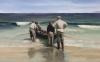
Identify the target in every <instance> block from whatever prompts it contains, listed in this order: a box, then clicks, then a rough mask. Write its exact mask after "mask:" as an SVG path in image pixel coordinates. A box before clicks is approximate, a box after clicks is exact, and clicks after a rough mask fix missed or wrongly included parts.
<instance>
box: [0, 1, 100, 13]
mask: <svg viewBox="0 0 100 62" xmlns="http://www.w3.org/2000/svg"><path fill="white" fill-rule="evenodd" d="M0 13H100V0H0Z"/></svg>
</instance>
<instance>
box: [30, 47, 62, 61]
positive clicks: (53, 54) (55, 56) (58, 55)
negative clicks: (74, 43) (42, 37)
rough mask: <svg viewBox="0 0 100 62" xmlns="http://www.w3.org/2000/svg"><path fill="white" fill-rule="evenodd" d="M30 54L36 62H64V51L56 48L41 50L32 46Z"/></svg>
mask: <svg viewBox="0 0 100 62" xmlns="http://www.w3.org/2000/svg"><path fill="white" fill-rule="evenodd" d="M28 55H29V58H30V59H32V60H33V59H34V60H35V61H34V62H64V53H63V51H60V50H57V49H55V48H43V49H39V50H34V48H30V49H29V51H28Z"/></svg>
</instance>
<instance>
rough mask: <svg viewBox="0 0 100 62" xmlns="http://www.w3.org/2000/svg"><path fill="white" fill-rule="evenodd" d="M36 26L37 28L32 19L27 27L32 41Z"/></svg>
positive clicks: (34, 37)
mask: <svg viewBox="0 0 100 62" xmlns="http://www.w3.org/2000/svg"><path fill="white" fill-rule="evenodd" d="M36 28H37V26H36V24H35V22H34V21H32V23H31V25H30V27H29V32H30V37H31V39H32V41H35V39H36Z"/></svg>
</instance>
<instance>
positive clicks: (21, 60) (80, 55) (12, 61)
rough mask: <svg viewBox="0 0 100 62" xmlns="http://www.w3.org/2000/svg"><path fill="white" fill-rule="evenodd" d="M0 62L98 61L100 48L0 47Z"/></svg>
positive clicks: (99, 60) (99, 61) (99, 59)
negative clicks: (62, 49) (63, 49)
mask: <svg viewBox="0 0 100 62" xmlns="http://www.w3.org/2000/svg"><path fill="white" fill-rule="evenodd" d="M0 62H100V49H93V48H80V47H65V51H64V52H63V51H61V50H57V49H56V48H47V47H44V48H38V49H37V48H36V47H35V48H34V47H0Z"/></svg>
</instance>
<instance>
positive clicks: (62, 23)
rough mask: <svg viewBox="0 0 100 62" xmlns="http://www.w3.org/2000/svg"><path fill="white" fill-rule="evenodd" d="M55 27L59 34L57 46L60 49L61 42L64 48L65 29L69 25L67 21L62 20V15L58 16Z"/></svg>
mask: <svg viewBox="0 0 100 62" xmlns="http://www.w3.org/2000/svg"><path fill="white" fill-rule="evenodd" d="M54 27H55V29H56V34H57V48H58V49H60V44H61V47H62V49H63V50H64V29H65V28H66V27H67V23H66V22H65V21H63V20H62V17H61V16H57V20H56V21H55V22H54Z"/></svg>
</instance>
